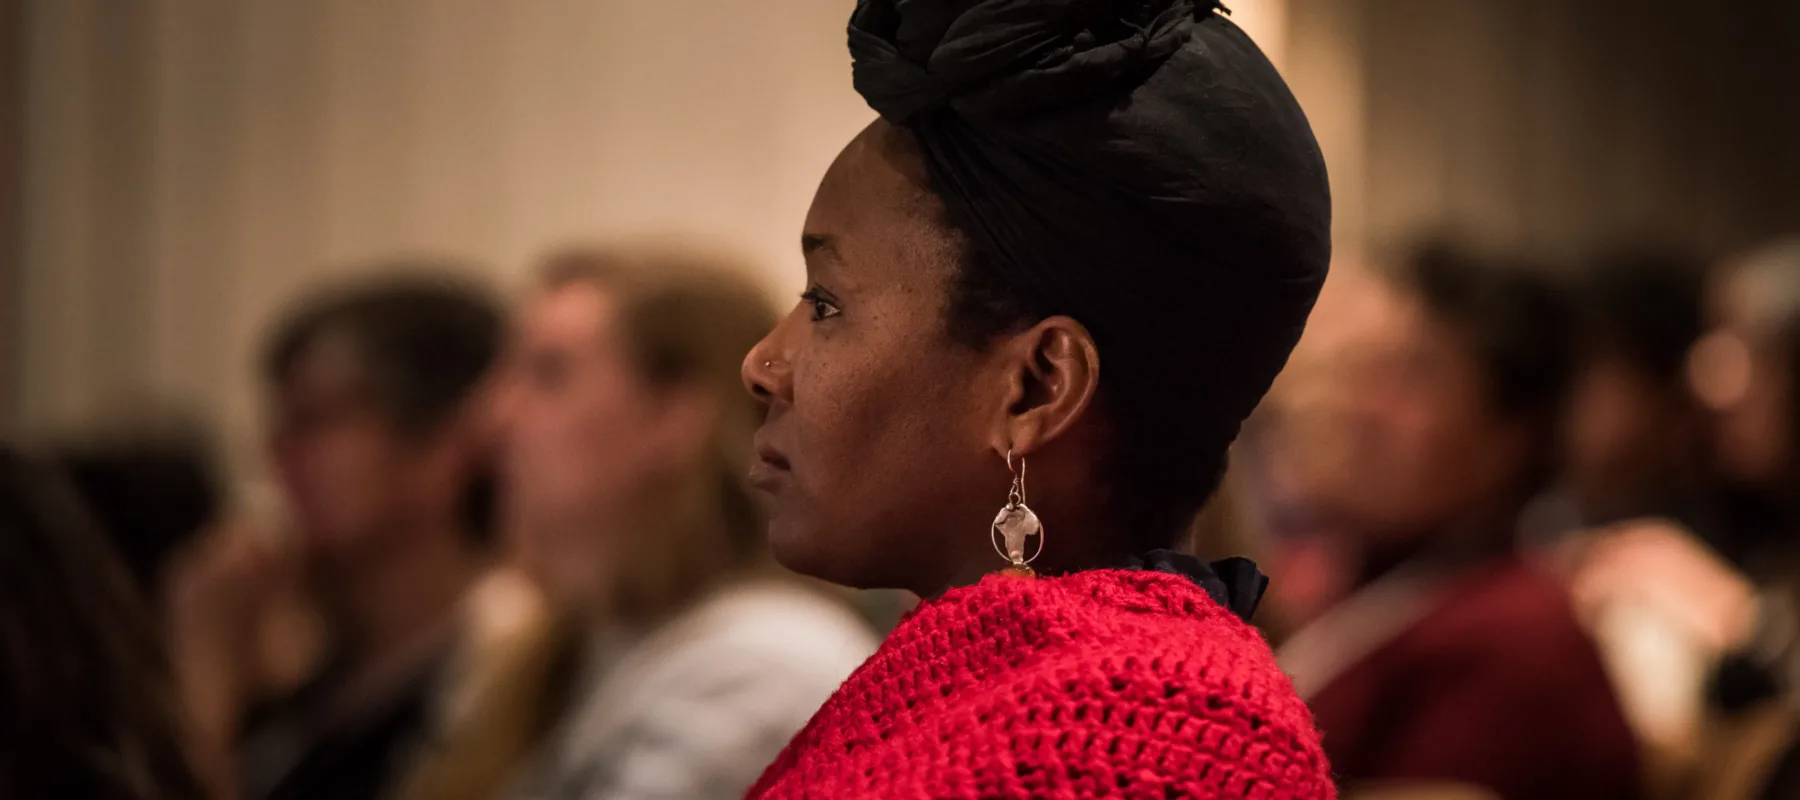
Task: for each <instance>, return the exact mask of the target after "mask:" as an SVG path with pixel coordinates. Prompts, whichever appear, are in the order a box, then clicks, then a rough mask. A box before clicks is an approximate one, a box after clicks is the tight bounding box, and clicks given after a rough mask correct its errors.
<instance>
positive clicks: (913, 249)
mask: <svg viewBox="0 0 1800 800" xmlns="http://www.w3.org/2000/svg"><path fill="white" fill-rule="evenodd" d="M908 136H910V134H907V133H905V132H904V131H901V130H899V129H896V128H894V127H892V126H889V125H887V124H885V123H883V122H879V121H878V122H876V123H874V124H873V125H871V126H870V127H868V128H867V129H865V130H864V131H863V132H862V133H861V134H860V135H858V136H857V137H856V139H854V140H853V141H851V142H850V144H849V145H848V146H847V147H845V148H844V151H843V153H841V154H840V155H839V156H838V158H837V161H836V162H835V163H833V164H832V166H831V168H830V170H828V171H827V172H826V174H825V178H824V180H823V181H822V182H821V183H820V185H819V190H818V193H817V194H816V195H815V196H814V198H813V204H812V209H811V211H810V212H808V214H807V218H806V226H805V230H804V232H803V236H802V251H803V252H804V254H805V258H806V273H807V284H808V287H807V292H806V294H805V296H804V297H803V298H802V300H801V302H800V303H799V304H798V305H796V306H795V307H794V309H793V310H792V311H791V312H789V313H788V315H787V316H786V317H785V318H784V319H783V320H782V321H781V323H780V325H779V326H777V327H776V329H775V330H774V331H773V332H771V333H770V334H769V335H768V336H767V337H766V338H764V339H763V340H762V342H761V343H759V344H758V345H757V346H756V348H755V349H754V350H752V351H751V352H750V354H749V356H748V357H747V358H746V359H745V361H744V367H743V371H744V381H745V384H746V385H747V386H748V387H749V388H750V390H751V392H752V393H754V394H755V395H757V396H758V397H759V398H761V399H762V400H763V401H764V402H765V403H766V404H767V406H768V411H767V417H766V419H765V421H764V423H763V426H762V428H761V429H760V430H759V431H758V432H757V435H756V451H757V456H756V459H755V463H754V465H753V466H752V469H751V473H752V475H751V477H752V480H753V482H754V483H755V484H756V485H757V486H758V487H759V488H760V489H762V490H764V491H767V492H768V493H769V494H770V495H771V496H772V497H773V500H774V506H773V509H772V511H773V514H772V518H771V521H770V529H769V538H770V548H771V550H772V551H773V552H774V554H775V557H776V558H777V559H778V560H780V561H781V563H782V564H784V565H786V566H787V567H788V568H790V569H793V570H795V571H797V572H801V573H805V574H808V575H813V576H816V577H819V578H823V579H825V580H829V581H833V582H835V583H840V584H845V585H850V586H858V587H893V588H903V589H911V590H913V591H917V592H921V593H930V592H933V591H935V590H937V589H940V588H942V587H943V586H944V584H945V583H947V582H948V581H950V580H951V579H952V576H953V574H954V573H955V572H956V571H957V570H958V569H959V568H960V566H961V565H962V564H964V563H968V559H970V558H973V557H975V556H976V554H979V553H982V552H988V553H989V554H990V555H989V557H990V558H992V557H993V556H992V555H991V550H990V548H991V545H990V543H989V539H988V533H989V531H988V524H989V522H990V520H991V519H992V517H993V514H994V511H995V510H996V509H998V508H999V507H1000V506H1001V505H1002V504H1004V502H1005V500H1006V491H1007V485H1008V483H1007V482H1008V478H1007V472H1006V467H1005V464H1004V463H1003V461H1002V458H1001V457H1000V456H999V455H997V454H996V452H995V450H994V442H995V440H996V437H995V431H996V426H997V425H998V424H999V421H1000V420H1001V419H1002V418H1003V417H1004V412H1005V409H1004V407H1003V406H1004V405H1005V402H1006V401H1005V396H1006V395H1005V391H1006V381H1005V378H1004V376H1003V374H1002V373H1003V371H1004V370H1003V368H1002V367H1001V365H1000V364H999V363H998V359H997V358H996V357H995V356H994V355H993V353H992V351H989V352H982V351H979V350H977V349H976V348H971V347H967V346H963V345H961V344H958V343H956V342H955V341H953V340H952V339H951V338H950V336H949V332H948V331H947V329H946V326H945V320H946V318H947V303H948V287H949V285H950V280H951V278H952V276H953V275H954V271H955V269H956V262H957V248H956V246H955V244H954V241H953V239H952V238H951V237H950V236H949V235H948V234H947V232H946V230H945V229H944V228H943V227H942V225H941V223H940V222H939V221H938V220H939V217H938V215H939V213H940V207H939V204H938V201H937V199H936V198H935V197H934V196H933V195H932V194H931V193H930V192H929V191H928V190H927V189H926V188H925V187H926V185H925V183H924V178H923V171H922V165H921V164H920V162H919V161H918V157H917V155H916V152H915V151H913V150H912V149H911V142H910V140H909V139H907V138H904V137H908Z"/></svg>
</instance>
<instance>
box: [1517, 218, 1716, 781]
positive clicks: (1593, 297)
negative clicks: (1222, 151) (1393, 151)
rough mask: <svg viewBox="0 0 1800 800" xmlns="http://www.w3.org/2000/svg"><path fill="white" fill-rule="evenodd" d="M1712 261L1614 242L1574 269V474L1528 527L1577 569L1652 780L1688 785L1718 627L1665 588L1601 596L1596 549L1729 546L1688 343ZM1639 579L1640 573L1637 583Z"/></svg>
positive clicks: (1583, 610) (1570, 411)
mask: <svg viewBox="0 0 1800 800" xmlns="http://www.w3.org/2000/svg"><path fill="white" fill-rule="evenodd" d="M1706 275H1707V271H1706V265H1705V263H1704V262H1702V261H1700V260H1698V259H1693V258H1689V257H1686V256H1684V255H1681V254H1679V253H1678V252H1676V251H1673V250H1668V249H1658V248H1651V247H1647V246H1637V247H1632V248H1622V249H1615V250H1613V251H1611V252H1609V253H1606V254H1604V255H1602V256H1601V257H1599V258H1596V259H1594V260H1592V261H1590V262H1589V263H1587V264H1585V265H1581V266H1580V268H1578V269H1577V270H1575V272H1574V274H1573V275H1572V276H1571V277H1572V279H1571V280H1570V281H1568V282H1567V284H1566V289H1567V290H1568V296H1569V300H1570V308H1571V310H1572V311H1573V312H1574V321H1575V323H1576V324H1575V326H1574V329H1573V331H1572V333H1573V335H1574V339H1573V344H1574V348H1575V354H1576V379H1575V382H1574V385H1573V389H1572V391H1571V394H1570V398H1569V402H1568V406H1567V408H1566V411H1565V415H1566V416H1565V418H1564V431H1565V432H1566V434H1567V435H1566V438H1565V448H1564V453H1565V456H1566V459H1565V464H1564V470H1563V472H1562V474H1561V476H1560V482H1559V485H1558V487H1557V488H1556V489H1555V490H1554V491H1552V492H1550V493H1546V495H1544V497H1542V498H1540V501H1539V502H1537V503H1536V504H1534V506H1533V509H1532V510H1533V513H1532V515H1531V516H1530V517H1529V520H1528V522H1527V525H1526V530H1525V531H1523V532H1522V533H1523V534H1524V537H1525V538H1524V541H1525V542H1526V543H1527V544H1528V545H1534V546H1537V547H1539V548H1541V550H1540V552H1542V553H1543V554H1544V555H1546V556H1548V557H1549V562H1548V563H1550V564H1551V565H1552V566H1555V567H1558V568H1560V569H1561V570H1564V571H1565V572H1566V574H1567V575H1568V576H1569V578H1570V585H1571V587H1572V588H1573V590H1574V599H1575V602H1576V609H1577V612H1578V616H1579V617H1580V618H1581V619H1582V621H1583V623H1584V624H1585V625H1586V626H1587V627H1588V629H1589V630H1590V632H1591V633H1592V634H1593V636H1594V638H1595V640H1596V642H1597V643H1598V644H1599V646H1600V649H1601V653H1602V656H1603V657H1604V658H1605V659H1606V663H1607V667H1608V670H1609V672H1610V674H1611V675H1612V677H1613V681H1614V686H1615V687H1616V689H1617V692H1618V694H1619V697H1620V701H1621V705H1622V707H1623V709H1624V711H1625V713H1626V717H1627V719H1628V720H1630V722H1631V724H1632V727H1633V729H1634V730H1635V731H1636V733H1637V734H1638V737H1639V739H1640V741H1641V742H1642V743H1643V744H1644V745H1645V768H1646V779H1647V781H1648V788H1649V789H1651V790H1652V794H1654V795H1656V796H1668V794H1669V793H1670V792H1673V791H1676V790H1677V788H1678V787H1679V786H1680V785H1681V783H1682V782H1683V781H1685V780H1686V779H1687V776H1688V774H1689V772H1690V770H1691V769H1692V767H1693V765H1694V759H1695V757H1696V755H1697V753H1696V749H1697V747H1698V745H1699V741H1698V735H1699V727H1700V722H1701V719H1702V717H1703V712H1704V684H1705V678H1706V674H1707V671H1708V669H1709V668H1710V663H1711V660H1712V659H1713V658H1714V657H1716V655H1717V654H1716V652H1711V649H1712V648H1710V647H1708V646H1706V645H1705V644H1704V642H1705V641H1706V640H1707V639H1708V638H1716V637H1717V636H1718V634H1717V633H1709V632H1708V631H1706V630H1704V629H1696V628H1695V627H1694V623H1695V622H1700V623H1701V624H1702V626H1706V625H1712V624H1716V623H1714V622H1712V621H1709V620H1704V619H1697V618H1695V617H1693V616H1692V615H1691V614H1689V613H1687V611H1688V610H1686V609H1683V610H1679V611H1677V610H1674V609H1670V608H1667V607H1666V606H1665V605H1664V604H1661V603H1659V602H1657V598H1656V597H1655V595H1656V594H1658V593H1661V592H1663V591H1666V590H1665V589H1664V588H1661V587H1651V586H1647V585H1644V584H1642V583H1639V584H1638V585H1640V586H1642V588H1644V590H1645V591H1644V592H1642V593H1637V594H1626V593H1606V594H1604V595H1602V593H1599V592H1597V591H1596V589H1597V585H1596V581H1595V576H1594V575H1593V574H1590V573H1589V571H1587V570H1584V568H1583V565H1584V563H1587V561H1588V557H1589V556H1590V555H1591V554H1592V553H1594V552H1600V553H1604V552H1607V551H1608V550H1609V549H1611V548H1613V547H1615V546H1616V545H1617V542H1619V541H1631V540H1637V539H1641V538H1644V537H1674V538H1681V539H1688V540H1692V543H1693V547H1692V549H1693V552H1694V557H1696V558H1702V559H1705V560H1707V561H1717V558H1716V557H1714V556H1711V555H1709V554H1706V553H1705V552H1703V551H1704V550H1705V549H1706V548H1705V545H1703V544H1701V542H1703V541H1704V542H1711V543H1713V544H1714V545H1715V546H1718V545H1724V546H1729V540H1728V539H1727V536H1728V533H1729V531H1728V529H1727V528H1726V527H1725V525H1724V518H1723V515H1722V513H1721V512H1722V505H1721V503H1720V497H1719V493H1718V491H1717V480H1716V477H1715V476H1714V474H1713V471H1712V469H1711V464H1712V463H1713V458H1712V454H1711V452H1710V451H1711V441H1710V438H1709V433H1710V430H1709V425H1708V423H1709V420H1708V419H1707V415H1706V412H1705V409H1704V408H1702V407H1701V405H1700V403H1699V402H1698V401H1697V400H1696V399H1695V398H1694V395H1693V394H1692V393H1691V392H1690V391H1689V387H1688V380H1687V369H1686V365H1687V357H1688V351H1689V350H1690V349H1691V348H1692V347H1693V345H1694V342H1695V341H1696V340H1698V339H1699V338H1700V335H1701V334H1702V333H1703V332H1704V325H1705V322H1704V295H1705V288H1706ZM1634 582H1635V581H1634Z"/></svg>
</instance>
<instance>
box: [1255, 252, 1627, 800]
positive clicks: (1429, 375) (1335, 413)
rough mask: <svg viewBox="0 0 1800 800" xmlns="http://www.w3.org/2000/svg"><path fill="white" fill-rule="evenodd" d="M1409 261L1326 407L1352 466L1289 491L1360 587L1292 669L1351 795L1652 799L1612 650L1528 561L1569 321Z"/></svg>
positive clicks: (1445, 263) (1490, 282)
mask: <svg viewBox="0 0 1800 800" xmlns="http://www.w3.org/2000/svg"><path fill="white" fill-rule="evenodd" d="M1398 266H1399V269H1397V270H1394V271H1393V272H1391V273H1388V274H1387V275H1386V276H1385V277H1386V281H1385V283H1384V296H1383V297H1382V298H1381V299H1380V301H1379V302H1377V303H1375V304H1374V305H1373V306H1372V307H1371V308H1370V309H1369V311H1371V312H1372V313H1371V314H1370V315H1369V316H1368V317H1366V319H1365V320H1364V322H1363V324H1362V327H1361V329H1360V332H1359V333H1358V341H1356V342H1355V343H1354V346H1353V347H1351V348H1349V349H1348V350H1347V351H1346V353H1347V357H1348V358H1350V359H1352V361H1351V362H1349V363H1346V364H1344V365H1342V367H1341V369H1340V372H1339V374H1338V375H1337V376H1336V379H1337V380H1339V381H1341V383H1339V384H1338V385H1336V386H1335V387H1333V388H1334V389H1335V392H1334V394H1335V396H1336V398H1337V399H1336V400H1335V401H1334V403H1333V404H1332V405H1328V406H1322V407H1321V409H1328V410H1329V414H1330V415H1331V416H1332V417H1334V418H1330V419H1324V420H1314V421H1312V422H1310V423H1308V424H1312V425H1319V426H1321V427H1322V428H1324V429H1335V433H1334V434H1332V435H1334V436H1338V437H1342V438H1341V440H1338V441H1334V442H1332V443H1331V446H1333V447H1339V448H1342V449H1343V450H1344V453H1345V454H1346V456H1347V457H1345V458H1342V459H1336V460H1333V461H1330V462H1329V463H1331V464H1336V465H1337V466H1339V467H1342V469H1333V470H1321V471H1320V472H1319V473H1318V474H1312V475H1301V476H1298V477H1297V478H1290V479H1289V480H1290V483H1291V485H1292V486H1293V487H1294V488H1293V490H1292V491H1291V494H1290V496H1291V497H1293V498H1297V501H1298V502H1300V503H1303V504H1305V505H1306V506H1307V507H1306V508H1304V509H1302V511H1304V515H1305V516H1307V517H1309V518H1311V519H1313V520H1314V522H1313V523H1310V526H1311V527H1312V528H1313V529H1315V530H1316V531H1318V532H1319V533H1320V535H1322V536H1326V537H1330V538H1333V539H1335V540H1336V544H1335V545H1334V547H1332V548H1331V551H1333V552H1336V553H1338V554H1340V555H1339V557H1340V558H1341V559H1343V560H1344V563H1342V564H1341V565H1340V566H1339V569H1340V570H1341V571H1342V572H1343V573H1344V574H1345V575H1346V576H1347V581H1348V583H1349V585H1350V586H1351V587H1353V588H1352V590H1351V591H1350V593H1349V594H1348V596H1346V597H1344V598H1343V599H1341V600H1339V601H1338V602H1336V603H1335V604H1334V605H1332V606H1331V607H1330V608H1329V609H1327V610H1325V611H1324V612H1323V613H1322V614H1319V615H1317V616H1316V617H1315V618H1313V619H1312V620H1311V621H1309V622H1308V623H1306V624H1305V626H1304V627H1302V628H1301V629H1300V630H1298V631H1296V632H1295V633H1294V634H1293V635H1292V636H1291V637H1289V638H1288V639H1287V641H1286V642H1285V643H1284V644H1283V645H1282V647H1281V649H1280V651H1279V652H1278V655H1279V657H1280V658H1281V661H1282V666H1283V668H1284V669H1286V670H1287V671H1288V672H1289V673H1290V675H1292V677H1293V679H1294V682H1295V686H1296V688H1297V689H1298V690H1299V692H1300V694H1301V696H1302V697H1305V698H1307V700H1308V703H1309V705H1310V706H1311V707H1312V709H1313V711H1314V713H1315V714H1316V715H1317V720H1318V724H1319V726H1320V729H1321V730H1322V731H1323V732H1324V743H1325V749H1326V751H1327V753H1328V755H1329V756H1330V758H1331V764H1332V771H1333V773H1334V774H1335V775H1337V776H1338V777H1339V781H1340V786H1341V787H1342V788H1343V790H1344V791H1345V792H1346V793H1347V796H1355V792H1356V791H1358V790H1359V789H1360V788H1361V787H1365V786H1376V785H1384V784H1386V785H1391V784H1398V783H1401V782H1421V783H1447V784H1462V785H1466V786H1471V787H1480V788H1484V789H1486V790H1488V791H1491V792H1492V793H1494V794H1496V795H1499V796H1500V797H1502V798H1506V800H1557V799H1558V798H1569V799H1570V800H1573V799H1574V798H1582V799H1583V800H1596V799H1601V798H1628V797H1635V796H1637V791H1638V784H1639V778H1638V759H1637V752H1636V747H1637V745H1636V743H1635V741H1634V740H1633V737H1632V734H1631V731H1630V729H1629V728H1628V727H1627V725H1626V723H1625V720H1624V719H1623V718H1622V716H1621V713H1620V710H1619V707H1618V704H1617V702H1616V700H1615V699H1614V696H1613V693H1612V689H1611V687H1610V685H1609V683H1608V677H1607V674H1606V672H1605V670H1604V668H1603V666H1602V663H1601V660H1600V657H1599V655H1598V653H1597V652H1596V651H1595V647H1594V645H1593V642H1592V641H1591V640H1590V639H1589V638H1588V637H1587V635H1586V633H1585V632H1584V631H1583V630H1582V628H1581V626H1580V625H1579V623H1578V622H1577V620H1576V618H1575V615H1574V613H1573V611H1572V610H1571V607H1570V603H1569V599H1568V596H1567V594H1566V592H1565V590H1564V589H1563V586H1562V584H1561V583H1560V582H1559V581H1558V580H1557V579H1556V578H1555V577H1553V576H1551V575H1549V574H1547V573H1544V572H1540V571H1539V570H1537V569H1535V568H1534V567H1532V566H1531V565H1529V564H1528V563H1527V562H1526V561H1525V560H1523V559H1522V558H1520V557H1519V556H1518V555H1516V554H1515V552H1514V550H1515V541H1516V531H1517V526H1518V522H1519V516H1520V511H1521V509H1522V508H1523V507H1524V505H1525V503H1526V502H1527V501H1528V500H1529V499H1530V498H1531V497H1532V496H1533V495H1534V494H1536V493H1537V492H1538V491H1539V490H1540V489H1541V488H1542V486H1543V484H1544V482H1545V481H1546V479H1547V478H1548V477H1549V475H1550V474H1551V472H1552V468H1553V465H1554V461H1555V457H1556V454H1555V440H1556V436H1555V429H1556V421H1557V413H1558V410H1559V408H1560V405H1561V403H1562V399H1563V396H1564V391H1565V388H1566V384H1567V380H1568V375H1569V371H1570V370H1569V360H1570V359H1569V356H1568V352H1567V349H1566V346H1565V341H1566V340H1565V338H1564V333H1563V330H1564V326H1563V325H1562V324H1561V323H1560V320H1561V319H1562V309H1561V307H1560V304H1559V303H1558V302H1557V299H1556V297H1555V295H1554V293H1553V292H1551V291H1550V290H1549V288H1548V286H1547V285H1545V283H1544V282H1543V281H1542V280H1540V279H1539V278H1538V277H1537V276H1534V275H1532V274H1531V273H1529V272H1528V271H1526V270H1525V269H1524V268H1523V267H1522V266H1520V265H1513V264H1510V263H1503V262H1495V261H1488V260H1485V259H1482V258H1478V257H1471V256H1468V255H1465V254H1461V253H1458V252H1455V251H1453V250H1450V249H1447V248H1443V247H1430V248H1424V249H1421V250H1420V251H1419V252H1417V253H1416V254H1414V256H1413V257H1412V258H1410V259H1407V260H1406V261H1404V262H1403V263H1401V264H1399V265H1398ZM1314 413H1326V412H1325V411H1323V410H1315V412H1314ZM1294 444H1295V445H1296V446H1303V445H1300V443H1294Z"/></svg>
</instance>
